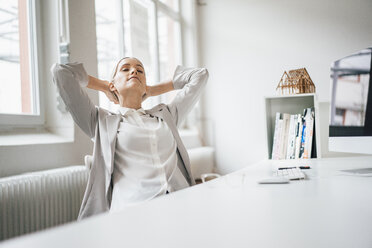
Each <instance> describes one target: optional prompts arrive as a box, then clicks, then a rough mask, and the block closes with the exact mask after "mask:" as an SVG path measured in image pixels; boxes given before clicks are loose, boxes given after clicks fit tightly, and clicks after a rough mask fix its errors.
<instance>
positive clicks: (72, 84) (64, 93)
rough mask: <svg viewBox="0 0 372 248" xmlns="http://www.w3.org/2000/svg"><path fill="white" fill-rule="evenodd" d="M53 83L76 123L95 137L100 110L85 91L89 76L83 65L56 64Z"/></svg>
mask: <svg viewBox="0 0 372 248" xmlns="http://www.w3.org/2000/svg"><path fill="white" fill-rule="evenodd" d="M51 72H52V75H53V81H54V82H55V84H56V85H57V88H58V91H59V94H60V95H61V97H62V99H63V101H64V102H65V104H66V106H67V108H68V110H69V112H70V113H71V115H72V118H73V119H74V121H75V123H76V124H77V125H78V126H79V127H80V128H81V129H82V130H83V131H84V132H85V133H86V134H87V135H88V136H89V137H90V138H93V137H94V135H95V127H96V124H97V119H98V110H97V108H96V107H95V105H94V104H93V103H92V101H91V100H90V99H89V97H88V95H87V93H86V92H85V90H84V89H83V87H86V86H87V85H88V74H87V73H86V71H85V69H84V66H83V64H82V63H68V64H65V65H64V64H58V63H56V64H54V65H53V66H52V67H51Z"/></svg>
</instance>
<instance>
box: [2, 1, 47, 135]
mask: <svg viewBox="0 0 372 248" xmlns="http://www.w3.org/2000/svg"><path fill="white" fill-rule="evenodd" d="M27 14H28V18H27V19H28V20H30V21H29V22H28V32H29V38H30V40H29V42H28V50H29V70H30V72H32V73H30V86H31V87H30V89H31V99H32V100H31V104H32V109H33V112H34V113H32V114H18V113H17V114H10V113H0V129H1V130H3V129H5V130H9V129H14V128H16V127H30V126H32V127H35V126H41V125H43V124H44V121H45V116H44V108H43V104H42V103H43V101H42V97H41V96H42V92H41V88H40V82H39V79H40V66H39V65H40V62H41V60H40V58H41V54H40V51H41V49H39V48H40V46H41V44H40V41H41V37H40V36H41V34H40V30H41V28H40V25H41V19H40V14H41V9H40V0H28V1H27Z"/></svg>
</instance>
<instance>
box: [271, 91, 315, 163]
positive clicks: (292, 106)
mask: <svg viewBox="0 0 372 248" xmlns="http://www.w3.org/2000/svg"><path fill="white" fill-rule="evenodd" d="M310 107H314V111H315V121H314V139H313V143H314V145H313V148H315V151H313V152H312V154H315V156H312V158H321V149H320V148H321V146H320V125H319V104H318V99H317V96H316V94H314V93H311V94H298V95H284V96H268V97H265V110H266V129H267V131H266V134H267V148H268V149H267V151H268V158H269V159H271V154H272V149H273V136H274V129H275V114H276V113H277V112H280V113H288V114H301V113H302V112H303V110H304V109H305V108H310Z"/></svg>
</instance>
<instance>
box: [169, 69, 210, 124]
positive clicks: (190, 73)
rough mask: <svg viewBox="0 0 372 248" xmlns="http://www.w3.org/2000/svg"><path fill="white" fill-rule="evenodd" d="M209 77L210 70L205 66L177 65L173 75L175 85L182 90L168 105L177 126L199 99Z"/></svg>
mask: <svg viewBox="0 0 372 248" xmlns="http://www.w3.org/2000/svg"><path fill="white" fill-rule="evenodd" d="M208 77H209V74H208V70H207V69H205V68H187V67H183V66H177V68H176V71H175V72H174V76H173V86H174V88H175V89H180V91H179V92H178V93H177V95H176V97H175V98H174V100H173V101H172V102H171V103H170V104H169V105H168V108H169V111H170V112H171V114H172V116H173V119H174V120H175V122H176V125H177V127H178V126H179V125H180V124H181V123H182V121H183V120H184V119H185V118H186V116H187V114H188V113H189V112H190V110H191V109H192V108H193V107H194V106H195V104H196V102H197V101H198V100H199V98H200V96H201V93H202V91H203V89H204V87H205V86H206V84H207V81H208Z"/></svg>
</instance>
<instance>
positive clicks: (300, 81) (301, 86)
mask: <svg viewBox="0 0 372 248" xmlns="http://www.w3.org/2000/svg"><path fill="white" fill-rule="evenodd" d="M276 90H277V91H279V92H280V93H281V94H282V95H288V94H304V93H315V85H314V83H313V81H312V80H311V78H310V75H309V73H308V72H307V70H306V68H301V69H296V70H291V71H288V72H286V71H285V72H284V73H283V76H282V78H281V79H280V81H279V84H278V86H277V87H276Z"/></svg>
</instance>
